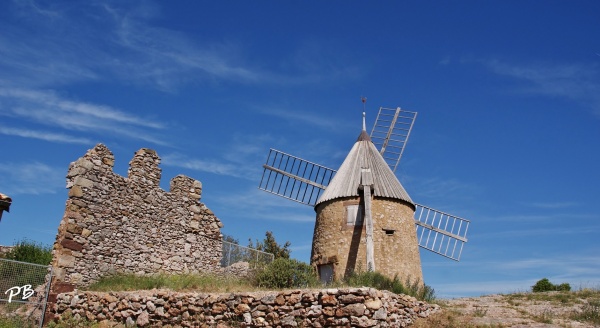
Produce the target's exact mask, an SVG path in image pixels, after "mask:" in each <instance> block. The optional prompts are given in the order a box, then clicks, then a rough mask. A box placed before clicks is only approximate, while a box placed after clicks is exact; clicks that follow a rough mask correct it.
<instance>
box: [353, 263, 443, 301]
mask: <svg viewBox="0 0 600 328" xmlns="http://www.w3.org/2000/svg"><path fill="white" fill-rule="evenodd" d="M343 284H347V285H349V286H353V287H363V286H364V287H372V288H375V289H379V290H387V291H390V292H392V293H395V294H405V295H410V296H413V297H415V298H417V299H419V300H422V301H426V302H431V301H433V300H435V290H434V289H433V288H431V287H430V286H427V285H425V284H421V282H420V281H419V280H416V281H412V282H411V280H410V279H407V280H406V281H405V282H404V284H403V283H402V282H401V281H400V279H398V277H397V276H396V277H394V279H391V278H389V277H386V276H384V275H383V274H381V273H379V272H376V271H375V272H373V271H369V272H360V273H352V274H350V275H348V276H347V277H346V278H345V279H344V281H343Z"/></svg>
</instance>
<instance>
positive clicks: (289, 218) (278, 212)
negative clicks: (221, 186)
mask: <svg viewBox="0 0 600 328" xmlns="http://www.w3.org/2000/svg"><path fill="white" fill-rule="evenodd" d="M213 204H217V205H218V206H219V207H221V209H220V210H219V213H224V215H225V216H227V217H247V218H255V219H258V220H269V221H282V222H288V223H291V222H296V223H303V222H304V223H306V222H314V220H315V214H314V211H313V210H312V208H310V207H309V206H305V205H301V204H298V203H295V202H292V201H289V200H287V199H283V198H281V197H278V196H275V195H271V194H268V193H266V192H264V191H261V190H259V189H257V188H251V189H244V190H240V191H238V192H236V193H228V194H227V195H222V196H217V197H213ZM257 204H260V206H257ZM213 207H214V206H213Z"/></svg>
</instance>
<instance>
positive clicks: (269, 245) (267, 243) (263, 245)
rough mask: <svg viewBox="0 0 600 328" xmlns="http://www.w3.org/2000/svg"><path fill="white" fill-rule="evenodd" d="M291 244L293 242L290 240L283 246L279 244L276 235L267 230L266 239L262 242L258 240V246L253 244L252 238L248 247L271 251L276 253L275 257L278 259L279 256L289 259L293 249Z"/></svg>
mask: <svg viewBox="0 0 600 328" xmlns="http://www.w3.org/2000/svg"><path fill="white" fill-rule="evenodd" d="M291 245H292V244H291V243H290V242H289V241H286V242H285V244H284V245H283V246H281V245H279V244H278V243H277V241H276V240H275V236H273V233H272V232H271V231H267V232H266V233H265V239H264V240H263V241H262V242H260V241H258V240H257V241H256V246H254V245H253V244H252V239H249V240H248V247H250V248H256V249H258V250H259V251H263V252H267V253H271V254H273V255H275V259H278V258H284V259H289V258H290V253H291V250H290V246H291Z"/></svg>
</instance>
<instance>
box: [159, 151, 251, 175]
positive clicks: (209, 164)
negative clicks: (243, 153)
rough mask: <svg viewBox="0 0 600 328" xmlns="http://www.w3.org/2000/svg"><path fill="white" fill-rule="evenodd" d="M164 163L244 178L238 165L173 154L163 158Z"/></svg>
mask: <svg viewBox="0 0 600 328" xmlns="http://www.w3.org/2000/svg"><path fill="white" fill-rule="evenodd" d="M162 163H163V164H164V165H167V166H174V167H182V168H186V169H190V170H194V171H199V172H207V173H213V174H219V175H227V176H232V177H236V178H243V177H244V176H243V174H241V172H240V171H241V170H240V169H239V168H238V167H237V166H236V165H234V164H232V163H230V162H226V161H218V160H212V159H211V160H205V159H192V158H189V157H187V156H185V155H182V154H178V153H173V154H167V155H165V156H163V157H162Z"/></svg>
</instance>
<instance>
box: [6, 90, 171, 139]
mask: <svg viewBox="0 0 600 328" xmlns="http://www.w3.org/2000/svg"><path fill="white" fill-rule="evenodd" d="M0 116H7V117H17V118H19V119H24V120H28V121H30V122H35V123H36V124H40V125H45V126H50V127H53V128H57V129H63V130H68V131H83V132H85V133H92V134H93V133H101V132H110V133H111V134H116V135H122V136H126V137H129V138H131V139H138V140H144V141H149V142H152V143H155V144H159V145H164V144H166V142H165V141H164V140H162V139H160V138H158V137H156V136H153V135H152V134H151V133H149V132H148V131H149V130H150V131H151V130H162V129H164V128H165V125H164V124H163V123H160V122H157V121H153V120H151V119H148V118H144V117H139V116H135V115H131V114H128V113H126V112H123V111H120V110H118V109H115V108H112V107H110V106H105V105H98V104H92V103H87V102H77V101H73V100H69V99H65V98H61V97H60V96H58V95H56V94H55V93H54V92H50V91H39V90H31V89H16V88H1V87H0ZM3 133H4V134H12V135H19V136H21V137H29V138H36V139H44V140H47V141H57V142H66V140H70V139H72V140H79V141H78V142H76V143H88V142H89V139H88V138H81V137H68V136H65V135H64V134H63V133H57V132H42V131H37V130H33V128H32V127H29V128H28V129H27V132H25V131H24V130H18V129H15V128H13V129H8V128H4V132H3ZM71 142H73V141H71Z"/></svg>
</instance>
